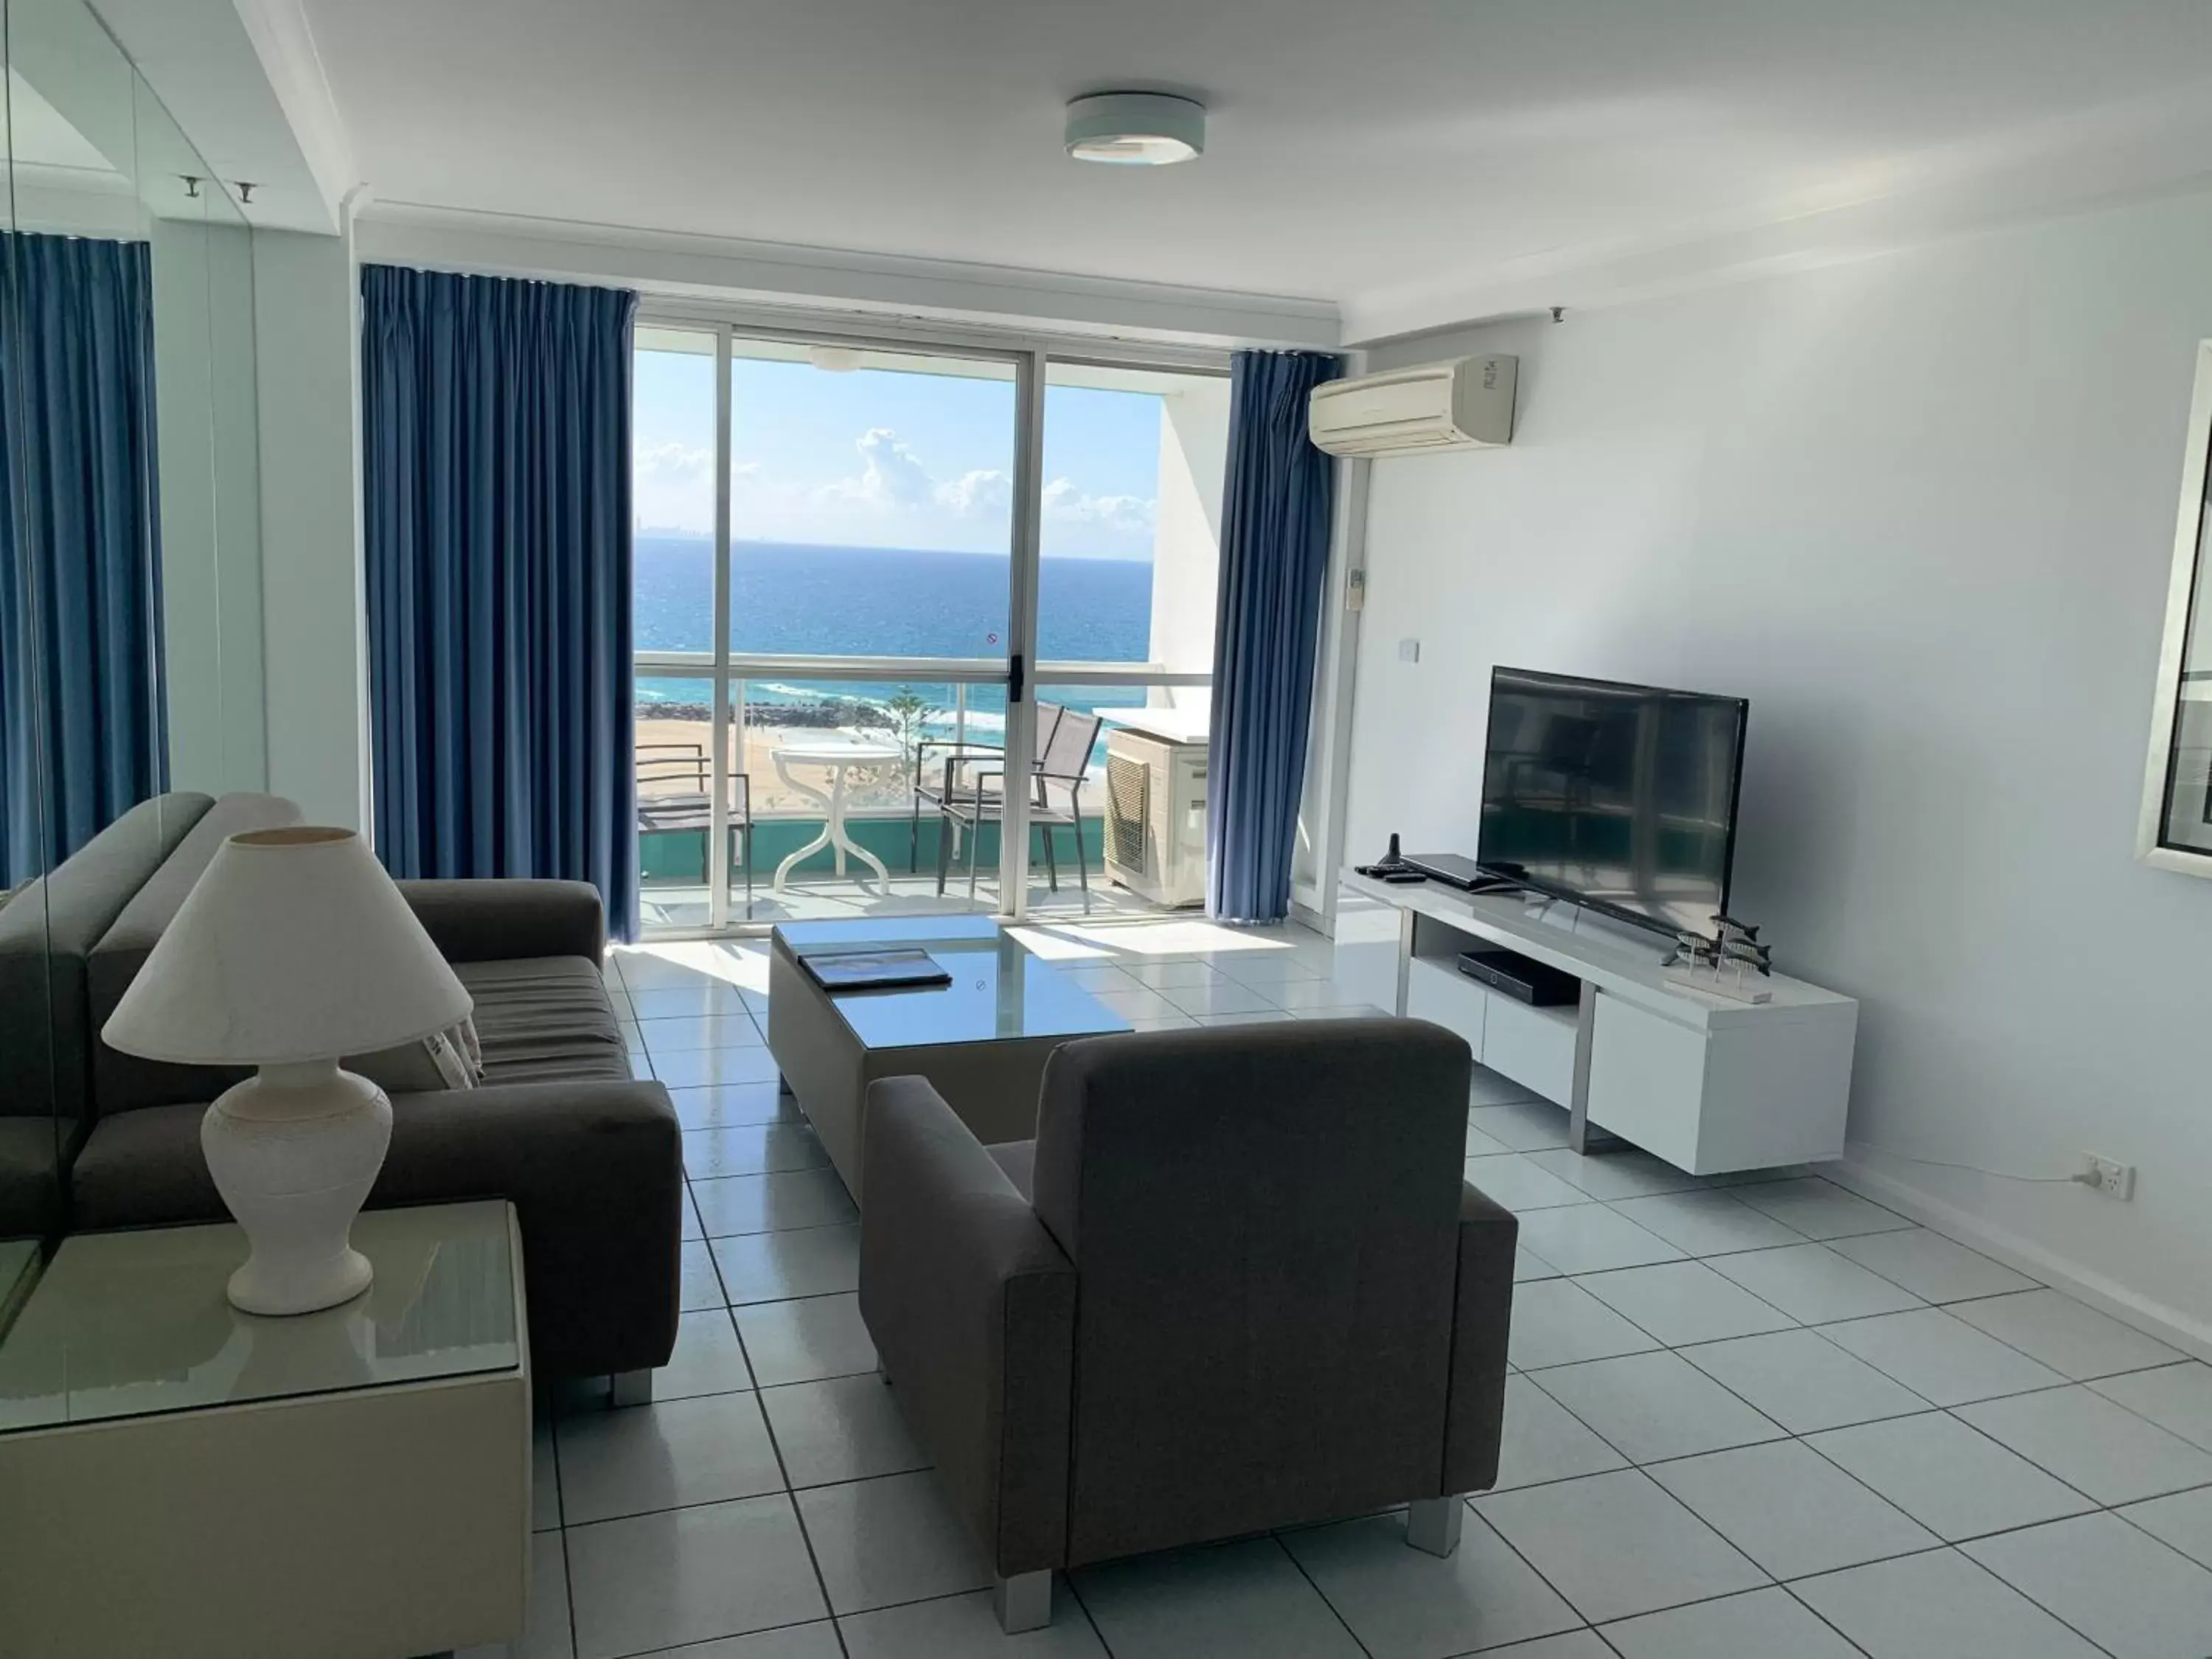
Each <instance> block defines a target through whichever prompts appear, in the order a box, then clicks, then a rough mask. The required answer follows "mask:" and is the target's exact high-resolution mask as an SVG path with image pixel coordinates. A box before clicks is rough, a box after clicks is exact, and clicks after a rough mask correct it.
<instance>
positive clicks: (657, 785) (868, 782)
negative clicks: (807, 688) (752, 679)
mask: <svg viewBox="0 0 2212 1659" xmlns="http://www.w3.org/2000/svg"><path fill="white" fill-rule="evenodd" d="M828 735H829V732H828V730H826V729H825V728H824V727H822V726H763V725H750V724H749V725H748V726H746V727H745V733H744V738H745V741H744V763H743V765H742V770H743V771H744V773H745V774H746V776H747V778H748V780H749V781H750V787H751V792H752V808H753V816H754V817H768V816H769V815H771V814H774V813H780V812H795V813H802V814H804V813H818V812H819V811H821V808H820V806H819V805H817V803H816V802H814V801H811V800H810V799H807V798H806V797H805V795H802V794H800V793H799V792H798V791H796V790H794V789H793V788H791V787H789V786H788V785H787V784H786V783H785V782H784V781H783V778H782V775H781V774H780V773H778V772H777V770H776V769H775V758H774V757H775V750H776V747H777V745H779V744H786V743H803V742H806V741H809V740H813V741H819V740H820V739H821V738H823V737H826V736H828ZM846 735H848V736H853V737H865V738H869V739H871V740H872V741H876V742H883V741H887V740H888V738H887V735H886V734H885V733H884V732H851V731H848V732H847V733H846ZM637 744H638V758H639V761H640V763H641V764H640V772H639V781H638V793H639V794H640V795H641V796H648V797H649V796H653V795H685V794H700V793H704V792H705V789H706V785H705V783H704V782H703V781H701V779H702V775H703V773H704V770H705V769H704V766H703V763H702V760H703V757H705V756H706V755H707V754H708V753H709V752H710V751H711V750H712V748H713V744H714V727H713V726H712V725H711V723H709V722H708V721H706V720H654V719H649V718H644V717H641V718H640V719H639V720H638V722H637ZM671 744H673V745H678V747H675V748H670V747H666V746H660V747H656V746H655V745H671ZM671 757H682V758H683V759H684V761H688V762H689V763H688V764H683V763H672V762H671ZM793 771H794V772H795V773H796V775H798V776H799V778H800V779H801V780H803V781H805V782H807V783H810V784H812V785H814V786H815V787H817V788H819V787H822V786H823V784H824V783H826V782H827V781H828V778H829V769H827V768H825V767H820V766H798V767H794V768H793ZM846 787H847V788H848V790H850V791H851V792H852V793H851V795H850V797H849V799H851V801H852V803H853V805H854V807H855V808H856V809H857V808H872V809H874V810H878V811H898V812H900V813H904V812H905V811H907V810H908V806H909V805H910V802H911V797H910V796H909V794H908V780H907V774H906V769H905V768H904V767H902V766H884V767H881V768H870V769H866V770H862V769H857V768H856V769H854V770H853V771H852V772H851V773H849V774H848V776H847V779H846Z"/></svg>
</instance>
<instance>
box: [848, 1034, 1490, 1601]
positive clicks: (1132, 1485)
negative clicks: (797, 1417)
mask: <svg viewBox="0 0 2212 1659" xmlns="http://www.w3.org/2000/svg"><path fill="white" fill-rule="evenodd" d="M1471 1063H1472V1062H1471V1060H1470V1057H1469V1054H1468V1047H1467V1044H1466V1043H1465V1042H1462V1040H1461V1039H1460V1038H1459V1037H1457V1036H1453V1035H1452V1034H1450V1033H1449V1032H1447V1031H1444V1030H1440V1029H1439V1028H1437V1027H1436V1026H1433V1025H1430V1024H1425V1023H1422V1022H1419V1021H1407V1020H1386V1019H1358V1020H1334V1021H1325V1022H1324V1021H1315V1022H1310V1023H1300V1024H1274V1025H1264V1026H1243V1027H1225V1028H1219V1029H1212V1030H1188V1031H1164V1032H1158V1033H1154V1034H1149V1035H1140V1036H1114V1037H1100V1038H1089V1039H1085V1040H1082V1041H1079V1042H1070V1043H1068V1044H1066V1046H1065V1047H1063V1048H1060V1050H1059V1051H1058V1052H1057V1053H1055V1054H1054V1056H1053V1057H1052V1060H1050V1062H1049V1063H1048V1065H1047V1066H1046V1069H1045V1074H1044V1084H1043V1089H1042V1096H1041V1098H1040V1101H1039V1106H1038V1112H1037V1125H1036V1139H1035V1140H1033V1141H1018V1142H1014V1143H1011V1144H1008V1145H1003V1146H989V1147H986V1146H982V1145H981V1144H980V1143H979V1142H978V1141H977V1140H976V1139H975V1136H974V1134H973V1133H970V1132H969V1130H968V1129H967V1128H966V1127H964V1126H963V1124H962V1123H961V1121H959V1119H958V1118H957V1117H956V1116H955V1115H953V1113H952V1111H951V1108H949V1107H948V1106H946V1105H945V1103H944V1102H943V1101H942V1100H940V1099H939V1097H937V1095H936V1093H935V1092H934V1091H933V1090H932V1089H931V1088H930V1086H929V1085H928V1084H927V1083H926V1082H924V1081H922V1080H921V1079H918V1078H893V1079H884V1080H883V1081H881V1082H878V1083H877V1084H875V1085H872V1088H871V1089H870V1091H869V1097H868V1107H867V1113H866V1131H865V1139H864V1148H863V1156H864V1158H865V1162H866V1171H867V1176H866V1185H867V1194H868V1201H867V1205H866V1208H865V1209H864V1210H863V1211H862V1212H861V1218H860V1312H861V1316H862V1317H863V1318H864V1319H865V1320H866V1322H867V1327H868V1330H869V1334H871V1335H872V1337H873V1338H874V1340H875V1343H876V1347H877V1351H878V1354H879V1355H880V1356H881V1358H882V1362H883V1367H884V1374H885V1376H886V1379H887V1380H888V1381H889V1382H890V1384H891V1386H892V1387H893V1389H896V1393H897V1397H898V1401H899V1403H900V1405H901V1407H902V1408H903V1410H904V1413H905V1415H906V1418H907V1420H908V1424H909V1425H911V1426H912V1428H913V1430H914V1431H915V1435H916V1437H918V1438H919V1439H920V1440H921V1443H922V1445H923V1447H924V1448H925V1449H927V1451H928V1453H929V1455H930V1456H931V1458H932V1460H933V1462H934V1463H935V1464H936V1467H937V1471H938V1474H939V1479H940V1480H942V1482H943V1484H944V1486H945V1491H946V1492H947V1493H948V1495H949V1496H950V1497H951V1501H952V1503H953V1504H954V1506H955V1507H956V1509H957V1510H958V1511H959V1513H960V1514H961V1515H962V1516H963V1518H964V1519H965V1521H966V1522H967V1524H968V1526H969V1528H970V1529H971V1531H972V1532H973V1533H974V1534H975V1540H976V1541H977V1543H978V1544H979V1545H980V1546H981V1549H982V1551H983V1553H984V1554H985V1556H986V1557H987V1559H988V1560H989V1561H990V1563H991V1567H992V1571H993V1572H994V1575H995V1576H996V1577H997V1579H998V1588H999V1610H1000V1621H1001V1623H1002V1624H1004V1625H1005V1626H1006V1628H1007V1629H1008V1630H1009V1631H1013V1630H1024V1629H1032V1628H1035V1627H1036V1626H1039V1625H1042V1624H1043V1623H1045V1622H1047V1620H1048V1619H1049V1617H1050V1607H1051V1575H1050V1570H1051V1569H1053V1568H1055V1567H1062V1568H1064V1567H1073V1566H1079V1565H1085V1564H1086V1563H1089V1562H1095V1561H1101V1560H1107V1559H1112V1558H1115V1557H1117V1556H1123V1555H1130V1554H1134V1553H1138V1552H1139V1551H1145V1550H1154V1549H1162V1548H1166V1547H1172V1546H1176V1545H1182V1544H1192V1543H1200V1542H1204V1541H1209V1540H1213V1539H1221V1538H1231V1537H1235V1536H1237V1535H1239V1534H1247V1533H1253V1532H1259V1531H1264V1530H1267V1529H1268V1528H1275V1527H1282V1526H1291V1525H1297V1524H1301V1523H1304V1522H1317V1521H1325V1520H1330V1519H1334V1518H1339V1517H1343V1516H1352V1515H1358V1514H1362V1513H1365V1512H1368V1511H1370V1510H1377V1509H1381V1508H1383V1507H1385V1506H1388V1505H1390V1504H1402V1503H1409V1502H1410V1503H1411V1504H1412V1506H1413V1507H1412V1510H1411V1514H1410V1518H1409V1521H1408V1534H1407V1535H1408V1540H1409V1541H1411V1542H1413V1543H1414V1544H1415V1545H1417V1546H1419V1547H1422V1548H1425V1549H1428V1550H1431V1552H1432V1553H1437V1554H1447V1553H1449V1552H1450V1550H1451V1548H1452V1547H1453V1546H1454V1545H1455V1543H1456V1541H1457V1539H1458V1532H1459V1522H1460V1518H1461V1516H1462V1513H1463V1508H1464V1506H1463V1505H1462V1503H1461V1502H1460V1495H1461V1494H1463V1493H1467V1492H1475V1491H1480V1490H1481V1489H1483V1488H1486V1487H1487V1486H1490V1485H1491V1483H1492V1481H1494V1480H1496V1479H1497V1474H1498V1438H1499V1432H1500V1426H1501V1421H1502V1418H1503V1414H1504V1389H1505V1345H1506V1335H1507V1328H1508V1324H1509V1321H1510V1313H1511V1305H1512V1293H1513V1284H1512V1280H1513V1249H1514V1238H1515V1234H1516V1223H1515V1220H1514V1218H1513V1216H1512V1214H1511V1213H1510V1212H1508V1211H1506V1210H1504V1209H1502V1208H1500V1207H1499V1206H1498V1205H1496V1204H1494V1203H1492V1201H1491V1200H1489V1199H1487V1198H1486V1197H1484V1196H1483V1195H1482V1194H1480V1193H1479V1192H1477V1191H1475V1190H1474V1188H1471V1187H1469V1186H1468V1185H1467V1184H1466V1183H1465V1182H1464V1181H1463V1179H1462V1154H1463V1152H1464V1151H1465V1145H1466V1135H1467V1098H1468V1075H1469V1071H1470V1068H1471Z"/></svg>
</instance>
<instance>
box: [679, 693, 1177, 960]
mask: <svg viewBox="0 0 2212 1659" xmlns="http://www.w3.org/2000/svg"><path fill="white" fill-rule="evenodd" d="M1116 666H1117V669H1118V670H1119V671H1120V672H1121V676H1122V677H1123V678H1127V677H1129V676H1132V675H1133V674H1136V673H1139V672H1142V671H1151V672H1153V673H1156V674H1158V676H1159V677H1160V678H1165V679H1173V678H1181V679H1183V680H1186V681H1187V680H1188V679H1191V678H1196V677H1194V676H1190V675H1183V676H1170V675H1168V674H1167V673H1166V671H1164V670H1158V669H1155V668H1151V667H1150V665H1116ZM848 671H850V670H849V669H848ZM654 672H655V673H656V674H657V672H658V670H654ZM728 684H729V693H728V700H727V704H726V707H727V716H726V719H727V733H728V740H727V744H726V749H725V751H724V752H725V756H726V775H725V777H724V780H723V788H724V800H725V803H726V822H727V825H728V829H727V830H726V846H727V848H728V849H729V854H728V859H727V871H726V877H727V880H728V884H729V885H728V895H727V899H726V908H725V916H724V921H725V922H726V924H734V925H738V926H744V925H746V924H751V925H755V926H762V925H768V924H772V923H775V922H778V921H800V920H805V921H814V920H822V919H829V918H836V917H847V916H857V915H886V914H900V915H915V914H927V913H932V912H961V911H969V910H973V909H984V910H998V909H1001V908H1005V907H1004V906H1002V904H1001V902H1000V890H999V887H1000V848H999V830H998V827H997V825H996V824H995V823H985V824H984V825H983V826H982V828H981V831H980V836H978V835H975V834H969V833H963V832H962V831H961V830H960V829H957V827H956V826H955V825H953V824H952V823H950V822H949V821H948V820H947V819H946V818H945V817H943V816H942V815H940V813H939V811H938V809H937V807H936V806H935V805H934V804H933V803H932V802H931V801H929V800H927V799H924V800H920V801H918V800H917V798H916V792H915V782H916V776H917V770H918V769H919V770H920V771H921V775H922V776H923V777H924V778H925V779H926V780H927V783H928V784H929V785H930V786H931V787H933V789H935V790H936V791H938V792H939V793H941V792H942V789H943V786H944V781H945V763H946V761H947V759H948V758H951V759H952V761H953V780H954V787H955V789H956V791H964V790H968V789H972V788H973V787H975V769H978V768H982V769H988V770H995V769H997V767H998V766H999V765H1000V761H999V759H998V757H996V756H995V755H994V754H990V753H987V752H979V750H986V749H987V750H995V749H996V748H997V747H998V746H999V744H1000V738H1002V736H1003V714H1002V713H1001V710H1002V708H1003V692H1002V689H1001V688H999V687H997V686H994V685H987V684H985V685H970V684H960V683H945V684H933V685H919V686H917V685H913V684H905V683H900V684H866V683H855V682H851V681H842V680H841V681H838V682H832V683H826V684H824V683H815V684H807V683H804V682H799V683H794V682H793V681H792V680H788V679H783V678H777V679H775V680H772V681H759V680H750V679H743V678H732V679H730V680H729V682H728ZM640 686H641V700H640V702H639V703H638V705H637V711H636V720H637V725H636V746H637V757H638V758H637V766H638V811H639V826H640V834H639V845H638V854H639V866H640V872H641V878H642V886H641V912H642V920H643V921H644V924H645V926H646V927H647V930H648V931H650V932H653V933H677V932H691V931H696V930H702V929H706V928H709V927H714V926H715V925H716V921H715V916H714V892H713V888H712V883H713V881H714V871H713V870H712V868H711V866H710V865H709V862H708V840H709V836H710V834H711V829H710V827H709V825H708V822H707V818H708V801H709V799H711V794H712V789H713V784H714V777H713V772H714V768H713V764H712V757H713V754H714V707H713V697H714V680H713V678H712V676H711V674H709V675H706V676H702V677H699V678H690V679H684V678H650V679H641V681H640ZM1038 696H1039V698H1040V706H1041V707H1044V708H1054V707H1059V706H1062V705H1063V702H1064V706H1065V707H1066V708H1068V709H1070V710H1071V711H1072V713H1071V716H1070V718H1071V719H1075V720H1081V719H1084V718H1085V717H1086V716H1089V715H1092V714H1096V713H1097V711H1099V710H1102V709H1111V708H1133V707H1138V706H1142V705H1143V704H1144V703H1145V702H1146V701H1147V698H1148V696H1149V697H1151V698H1152V699H1155V700H1158V701H1159V702H1165V701H1166V700H1167V699H1169V698H1170V697H1175V696H1182V697H1184V698H1186V699H1188V698H1191V697H1194V696H1196V697H1200V698H1202V697H1203V696H1204V692H1203V690H1202V689H1200V688H1193V687H1189V686H1188V685H1183V686H1175V687H1160V688H1148V687H1146V686H1145V685H1143V684H1108V685H1085V686H1076V685H1058V686H1054V685H1047V686H1043V687H1042V688H1040V690H1039V693H1038ZM1074 742H1075V743H1076V745H1077V747H1078V748H1080V747H1081V744H1082V740H1081V737H1080V736H1078V737H1077V738H1075V739H1074ZM1105 750H1106V744H1105V728H1103V727H1101V728H1100V729H1099V730H1098V732H1097V735H1096V738H1095V740H1094V741H1093V742H1092V743H1091V745H1090V753H1089V755H1088V757H1087V761H1086V762H1085V763H1084V764H1083V766H1082V773H1081V782H1080V785H1079V787H1076V788H1073V789H1068V788H1065V787H1061V786H1060V785H1054V786H1052V787H1050V788H1049V790H1048V793H1049V796H1050V799H1052V800H1053V801H1054V803H1055V804H1056V805H1058V807H1059V810H1060V812H1061V814H1062V816H1063V817H1066V816H1068V815H1069V814H1068V810H1067V809H1068V807H1069V806H1071V805H1080V808H1081V812H1080V823H1079V825H1078V824H1076V823H1067V822H1061V823H1057V824H1054V825H1053V826H1050V827H1049V828H1048V827H1047V826H1045V825H1042V824H1036V825H1033V826H1032V827H1031V829H1030V860H1029V869H1030V881H1029V884H1028V889H1027V895H1026V896H1027V905H1026V914H1029V915H1038V916H1043V917H1075V916H1082V915H1090V916H1091V917H1094V918H1099V919H1104V918H1109V917H1112V916H1116V915H1143V916H1152V915H1161V914H1164V913H1163V911H1162V910H1161V908H1160V907H1158V906H1157V905H1154V904H1152V903H1151V902H1147V901H1146V900H1144V899H1142V898H1139V896H1136V895H1134V894H1133V893H1131V892H1128V891H1127V890H1124V889H1121V888H1120V887H1117V886H1115V885H1114V884H1112V883H1111V882H1110V881H1109V879H1108V878H1107V875H1106V868H1105V860H1104V847H1105V835H1106V823H1105V806H1106V782H1105ZM985 787H986V788H995V787H996V786H995V784H994V783H989V782H987V783H986V785H985ZM832 802H835V804H836V807H837V815H838V817H839V819H840V823H841V828H842V836H841V837H839V839H840V840H842V841H843V842H846V843H848V844H849V846H850V847H852V848H854V849H855V850H854V851H850V852H843V855H842V857H841V856H840V853H841V852H842V848H838V847H837V846H836V845H835V844H834V843H831V844H824V843H828V842H829V836H828V835H827V833H826V832H827V830H828V828H829V817H830V805H831V803H832ZM748 820H749V821H750V834H748V833H747V823H748ZM1048 838H1049V839H1048ZM1079 842H1080V848H1081V853H1080V858H1079V854H1078V844H1079ZM1048 846H1049V853H1048ZM809 848H812V850H811V851H809V850H807V849H809ZM863 853H866V854H872V855H873V858H874V859H875V860H878V861H879V862H880V863H881V864H882V865H883V866H884V870H885V871H886V872H888V878H887V879H886V878H882V877H879V876H878V873H877V871H876V870H875V869H874V868H873V867H872V866H871V865H870V864H869V863H868V862H867V861H866V859H865V858H864V857H863V856H862V854H863ZM940 855H942V856H943V857H944V858H945V863H946V865H947V871H946V877H945V890H944V892H943V893H942V894H941V895H940V894H939V890H938V873H937V872H938V863H939V857H940ZM971 855H972V859H973V862H974V865H975V875H974V880H973V883H972V890H973V897H972V898H971V896H970V891H971V883H970V879H969V863H970V860H971ZM841 866H842V867H841ZM779 872H781V883H779V881H778V876H779ZM749 882H750V891H749V890H748V883H749Z"/></svg>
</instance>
